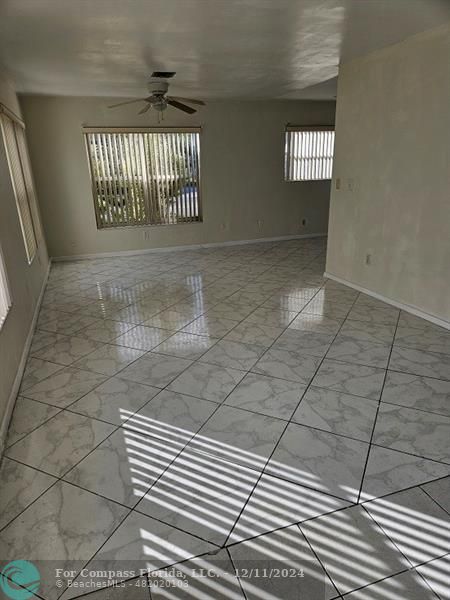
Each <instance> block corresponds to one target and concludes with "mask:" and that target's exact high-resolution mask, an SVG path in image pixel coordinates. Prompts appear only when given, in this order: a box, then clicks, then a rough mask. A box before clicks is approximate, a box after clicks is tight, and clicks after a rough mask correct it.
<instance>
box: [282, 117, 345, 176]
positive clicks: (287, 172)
mask: <svg viewBox="0 0 450 600" xmlns="http://www.w3.org/2000/svg"><path fill="white" fill-rule="evenodd" d="M333 151H334V129H332V128H331V127H295V126H288V127H286V133H285V160H284V178H285V180H286V181H320V180H323V179H331V173H332V170H333Z"/></svg>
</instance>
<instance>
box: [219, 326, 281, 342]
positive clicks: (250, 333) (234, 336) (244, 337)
mask: <svg viewBox="0 0 450 600" xmlns="http://www.w3.org/2000/svg"><path fill="white" fill-rule="evenodd" d="M282 333H283V328H281V327H271V326H268V325H261V324H259V323H254V322H252V321H249V320H245V321H242V323H239V325H236V327H235V328H234V329H232V330H231V331H230V333H227V335H226V336H225V338H224V339H225V340H232V341H235V342H241V343H243V344H257V345H258V346H264V348H268V347H269V346H271V345H272V344H273V342H274V341H275V340H276V339H277V338H278V337H279V336H280V335H281V334H282Z"/></svg>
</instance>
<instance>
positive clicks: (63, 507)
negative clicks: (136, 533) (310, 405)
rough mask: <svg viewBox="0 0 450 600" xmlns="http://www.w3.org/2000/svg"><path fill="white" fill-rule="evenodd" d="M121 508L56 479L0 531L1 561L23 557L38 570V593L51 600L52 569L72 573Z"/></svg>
mask: <svg viewBox="0 0 450 600" xmlns="http://www.w3.org/2000/svg"><path fill="white" fill-rule="evenodd" d="M126 513H127V509H125V508H124V507H122V506H120V505H118V504H116V503H114V502H110V501H108V500H105V499H103V498H100V497H99V496H95V495H94V494H91V493H89V492H87V491H85V490H81V489H79V488H77V487H74V486H72V485H70V484H68V483H63V482H58V483H56V484H55V485H54V486H53V487H51V488H50V489H49V490H48V491H47V492H45V494H43V495H42V496H41V497H40V498H39V499H38V500H37V501H36V502H34V503H33V504H31V506H29V507H28V508H27V509H26V510H25V511H24V512H23V513H22V515H21V516H20V518H19V519H15V520H14V521H13V522H12V523H11V524H10V525H8V527H6V528H5V529H4V530H3V531H2V532H1V533H0V547H1V548H2V559H3V560H5V561H10V560H16V559H17V556H26V557H27V559H28V560H32V561H33V563H34V564H35V565H36V567H37V568H38V569H39V571H40V575H41V582H40V588H39V593H40V594H42V595H43V596H44V597H45V598H46V599H48V600H56V598H58V596H59V595H60V594H61V591H62V589H60V588H58V587H56V579H55V568H62V569H67V570H72V569H73V570H74V571H75V573H77V572H78V571H79V570H80V569H81V568H82V567H83V566H84V564H86V562H87V561H89V559H90V557H92V555H93V554H94V553H95V552H96V551H97V550H98V549H99V548H100V547H101V546H102V544H103V543H104V542H105V541H106V540H107V539H108V537H109V536H110V535H111V533H112V532H113V531H114V529H115V528H116V527H117V526H118V525H119V523H120V521H121V520H122V519H123V518H124V517H125V515H126Z"/></svg>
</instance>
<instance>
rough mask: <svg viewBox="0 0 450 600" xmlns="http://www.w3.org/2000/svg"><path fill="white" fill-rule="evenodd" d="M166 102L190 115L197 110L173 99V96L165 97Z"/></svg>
mask: <svg viewBox="0 0 450 600" xmlns="http://www.w3.org/2000/svg"><path fill="white" fill-rule="evenodd" d="M167 104H170V106H173V107H174V108H178V109H179V110H182V111H183V112H185V113H188V114H189V115H192V114H194V113H195V112H197V111H196V110H195V108H191V107H190V106H187V105H186V104H182V103H181V102H178V101H177V100H173V98H170V99H167Z"/></svg>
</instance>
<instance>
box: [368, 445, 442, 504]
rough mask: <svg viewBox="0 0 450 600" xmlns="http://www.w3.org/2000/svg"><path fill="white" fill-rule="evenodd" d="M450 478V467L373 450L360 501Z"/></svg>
mask: <svg viewBox="0 0 450 600" xmlns="http://www.w3.org/2000/svg"><path fill="white" fill-rule="evenodd" d="M447 474H450V465H444V464H442V463H438V462H435V461H434V460H427V459H425V458H421V457H419V456H413V455H411V454H405V453H404V452H398V451H397V450H390V449H388V448H381V447H380V446H371V448H370V452H369V460H368V461H367V467H366V472H365V475H364V483H363V486H362V490H361V497H360V501H361V502H363V501H366V500H373V499H374V498H379V497H380V496H385V495H387V494H391V493H393V492H398V491H399V490H403V489H406V488H409V487H412V486H414V485H419V484H421V483H424V482H426V481H430V480H432V479H436V478H437V477H443V476H444V475H447Z"/></svg>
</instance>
